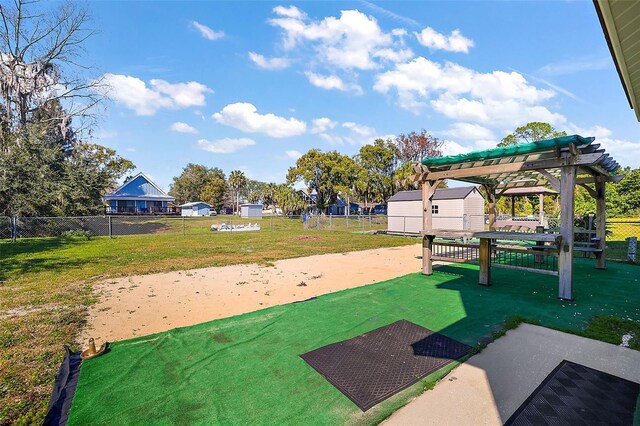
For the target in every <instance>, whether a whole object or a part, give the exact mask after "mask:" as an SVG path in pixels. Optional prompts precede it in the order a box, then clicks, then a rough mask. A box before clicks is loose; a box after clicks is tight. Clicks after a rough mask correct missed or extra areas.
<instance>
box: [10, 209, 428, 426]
mask: <svg viewBox="0 0 640 426" xmlns="http://www.w3.org/2000/svg"><path fill="white" fill-rule="evenodd" d="M204 220H205V219H203V220H202V221H203V222H204ZM206 220H208V221H211V220H218V219H216V218H206ZM222 220H225V218H222ZM264 221H265V220H263V222H262V223H263V226H264V224H265V223H266V222H264ZM191 223H192V224H195V223H196V221H194V222H191ZM274 223H275V224H276V225H279V227H280V228H279V229H275V228H274V230H273V231H270V230H262V231H259V232H248V233H214V232H210V231H206V232H195V231H194V232H190V233H189V235H186V236H182V235H181V234H176V233H173V234H166V233H164V234H154V235H135V236H120V237H117V238H114V239H109V238H107V237H95V238H91V239H90V240H87V239H84V238H80V237H69V238H62V237H61V238H40V239H19V240H18V241H17V242H16V243H11V242H9V241H7V240H3V241H0V424H5V423H21V422H22V423H29V422H35V423H39V422H40V421H41V420H42V418H43V415H44V411H45V409H46V405H47V403H48V399H49V396H50V394H51V389H52V387H51V386H52V383H53V379H54V377H55V374H56V372H57V368H58V365H59V363H60V360H61V357H62V351H61V349H62V345H63V344H65V343H67V344H71V343H73V341H74V339H75V337H76V335H77V333H78V331H79V330H80V329H81V327H82V326H83V324H84V321H85V315H86V311H87V307H88V306H89V304H91V303H92V302H93V297H94V296H93V294H92V287H91V285H92V283H94V282H96V281H98V280H104V279H108V278H111V277H121V276H127V275H132V274H148V273H154V272H161V271H169V270H180V269H190V268H199V267H206V266H222V265H230V264H240V263H252V262H258V263H268V262H272V261H274V260H278V259H285V258H292V257H300V256H308V255H313V254H322V253H339V252H346V251H353V250H364V249H371V248H378V247H391V246H399V245H407V244H415V243H416V240H415V239H409V238H401V237H387V236H381V235H366V234H352V233H346V232H328V231H317V230H303V229H302V223H301V222H299V221H297V220H292V219H282V218H279V219H274ZM203 226H204V225H203Z"/></svg>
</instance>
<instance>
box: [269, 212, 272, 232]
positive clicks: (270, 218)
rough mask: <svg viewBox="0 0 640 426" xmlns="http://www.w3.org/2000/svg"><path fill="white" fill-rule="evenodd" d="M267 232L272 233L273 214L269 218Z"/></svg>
mask: <svg viewBox="0 0 640 426" xmlns="http://www.w3.org/2000/svg"><path fill="white" fill-rule="evenodd" d="M269 230H270V231H273V213H272V214H271V216H270V217H269Z"/></svg>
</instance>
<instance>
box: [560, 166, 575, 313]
mask: <svg viewBox="0 0 640 426" xmlns="http://www.w3.org/2000/svg"><path fill="white" fill-rule="evenodd" d="M575 190H576V167H575V166H565V167H561V168H560V236H561V237H562V240H561V243H560V244H561V246H560V247H559V249H560V250H559V254H558V278H559V292H558V298H559V299H561V300H573V294H572V290H573V232H574V230H573V221H574V207H575V200H574V196H575Z"/></svg>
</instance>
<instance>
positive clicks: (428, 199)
mask: <svg viewBox="0 0 640 426" xmlns="http://www.w3.org/2000/svg"><path fill="white" fill-rule="evenodd" d="M439 184H440V181H439V180H429V181H424V182H422V273H423V274H424V275H431V274H432V273H433V266H432V262H431V255H432V253H431V251H432V247H433V235H432V234H429V233H431V232H432V230H433V212H432V211H431V207H432V204H433V203H432V201H433V195H434V194H435V192H436V188H437V187H438V185H439Z"/></svg>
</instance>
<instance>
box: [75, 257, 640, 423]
mask: <svg viewBox="0 0 640 426" xmlns="http://www.w3.org/2000/svg"><path fill="white" fill-rule="evenodd" d="M575 263H576V266H575V270H574V297H575V301H574V302H571V303H570V302H561V301H559V300H558V299H557V298H556V296H557V290H558V285H557V278H556V277H552V276H547V275H540V274H532V273H523V272H522V271H514V270H505V269H498V268H495V269H494V270H493V271H492V282H493V283H494V285H493V286H491V287H482V286H478V285H477V280H478V268H477V266H472V265H452V266H442V267H440V268H439V269H437V270H436V271H435V272H434V274H433V275H432V276H429V277H427V276H423V275H421V274H411V275H406V276H403V277H400V278H396V279H393V280H389V281H386V282H382V283H378V284H372V285H368V286H364V287H359V288H356V289H351V290H345V291H341V292H337V293H332V294H328V295H324V296H320V297H318V298H317V299H314V300H310V301H306V302H303V303H293V304H288V305H282V306H276V307H272V308H268V309H264V310H261V311H257V312H252V313H248V314H245V315H240V316H236V317H231V318H226V319H222V320H216V321H211V322H207V323H203V324H199V325H195V326H192V327H185V328H180V329H175V330H171V331H168V332H164V333H158V334H154V335H150V336H146V337H140V338H135V339H130V340H126V341H122V342H115V343H113V344H112V345H111V351H110V352H109V353H108V354H106V355H104V356H102V357H100V358H96V359H93V360H90V361H87V362H85V363H83V365H82V369H81V372H80V379H79V383H78V387H77V390H76V395H75V398H74V401H73V404H72V408H71V413H70V419H69V424H71V425H79V424H90V423H92V424H248V423H251V424H283V423H284V424H301V423H303V424H344V423H352V424H353V423H368V424H370V423H375V422H377V421H379V420H381V419H383V418H385V417H387V416H388V415H389V414H390V413H391V412H393V411H394V410H396V409H397V408H398V407H400V406H402V405H404V404H405V403H406V402H407V401H408V400H409V399H410V398H411V397H413V396H415V395H416V394H417V393H419V392H421V391H422V388H423V386H424V384H421V383H418V384H416V385H414V386H413V387H411V388H409V389H407V390H405V391H403V392H401V393H399V394H397V395H396V396H394V397H392V398H390V399H388V400H386V401H384V402H383V403H381V404H379V405H378V406H376V407H374V408H372V409H371V410H369V411H367V412H366V413H363V412H361V411H360V409H359V408H358V407H356V406H355V405H354V404H353V403H352V402H351V401H350V400H349V399H347V398H346V397H345V396H344V395H343V394H342V393H341V392H340V391H338V390H337V389H336V388H334V387H333V386H332V385H331V384H330V383H328V382H327V381H326V380H325V379H324V378H323V377H322V376H320V375H319V374H318V373H317V372H316V371H315V370H313V368H311V367H310V366H309V365H307V364H306V363H305V362H304V361H303V360H302V359H301V358H300V357H299V354H302V353H305V352H308V351H311V350H313V349H316V348H319V347H321V346H324V345H327V344H329V343H334V342H338V341H341V340H345V339H348V338H351V337H354V336H357V335H360V334H363V333H365V332H367V331H369V330H372V329H375V328H378V327H381V326H384V325H387V324H390V323H392V322H394V321H397V320H400V319H406V320H408V321H411V322H414V323H416V324H419V325H422V326H424V327H426V328H428V329H430V330H433V331H437V332H440V333H442V334H445V335H446V336H449V337H451V338H453V339H457V340H460V341H462V342H464V343H467V344H469V345H477V344H479V343H481V342H483V341H486V339H489V338H490V337H491V335H492V333H493V332H495V331H497V330H498V329H500V328H501V327H502V324H503V323H504V322H505V321H506V320H507V319H508V318H510V317H512V316H514V315H519V316H521V317H524V318H526V319H529V320H533V321H537V322H539V323H540V324H541V325H544V326H550V327H556V328H562V329H569V330H576V331H577V330H583V329H584V328H585V327H586V325H587V323H588V321H589V319H591V318H592V317H594V316H597V315H615V316H617V317H620V318H624V319H631V320H640V269H639V268H638V267H637V266H633V265H625V264H616V263H610V264H609V265H608V269H607V270H605V271H601V270H596V269H593V267H592V266H593V261H583V260H576V262H575ZM445 373H446V369H444V370H441V371H439V372H437V373H434V375H432V376H431V377H429V378H427V380H433V379H437V378H439V377H442V376H443V375H444V374H445Z"/></svg>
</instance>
